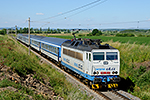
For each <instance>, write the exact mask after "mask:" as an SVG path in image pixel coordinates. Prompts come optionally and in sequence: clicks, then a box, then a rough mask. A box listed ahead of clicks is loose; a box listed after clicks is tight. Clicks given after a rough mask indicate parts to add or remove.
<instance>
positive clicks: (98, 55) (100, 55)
mask: <svg viewBox="0 0 150 100" xmlns="http://www.w3.org/2000/svg"><path fill="white" fill-rule="evenodd" d="M93 60H104V52H94V53H93Z"/></svg>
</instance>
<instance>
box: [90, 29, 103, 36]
mask: <svg viewBox="0 0 150 100" xmlns="http://www.w3.org/2000/svg"><path fill="white" fill-rule="evenodd" d="M92 35H93V36H95V35H96V36H99V35H102V32H101V31H99V30H98V29H94V30H93V31H92Z"/></svg>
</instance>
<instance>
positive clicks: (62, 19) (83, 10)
mask: <svg viewBox="0 0 150 100" xmlns="http://www.w3.org/2000/svg"><path fill="white" fill-rule="evenodd" d="M106 1H107V0H104V1H102V2H100V3H97V4H95V5H93V6H90V7H88V8H86V9H84V10H82V11H80V12H77V13H75V14H72V15H70V16H67V17H65V18H63V19H67V18H69V17H72V16H75V15H77V14H79V13H82V12H84V11H86V10H88V9H91V8H93V7H96V6H98V5H100V4H102V3H104V2H106ZM63 19H62V18H61V19H59V20H56V21H61V20H63ZM56 21H53V22H51V23H54V22H56ZM33 22H38V21H33ZM49 23H50V22H47V24H49ZM47 24H44V25H42V26H41V27H43V26H45V25H47Z"/></svg>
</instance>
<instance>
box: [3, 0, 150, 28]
mask: <svg viewBox="0 0 150 100" xmlns="http://www.w3.org/2000/svg"><path fill="white" fill-rule="evenodd" d="M93 2H97V3H93ZM90 3H91V5H90ZM0 4H1V6H0V9H1V13H0V27H15V25H17V27H28V18H29V17H30V21H31V23H30V26H31V27H33V28H48V27H50V28H62V29H63V28H68V29H69V28H98V29H112V28H113V29H115V28H117V29H118V28H121V29H122V28H125V29H130V28H132V29H150V6H149V4H150V0H0ZM88 4H89V5H88ZM86 5H87V6H86ZM78 8H79V9H78Z"/></svg>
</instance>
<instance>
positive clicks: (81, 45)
mask: <svg viewBox="0 0 150 100" xmlns="http://www.w3.org/2000/svg"><path fill="white" fill-rule="evenodd" d="M63 45H64V46H66V47H70V48H75V49H78V50H82V51H89V52H91V51H92V50H93V49H116V48H114V47H112V46H110V45H109V44H105V45H101V44H96V43H94V42H93V43H89V42H86V41H83V40H73V41H67V42H64V43H63Z"/></svg>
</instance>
